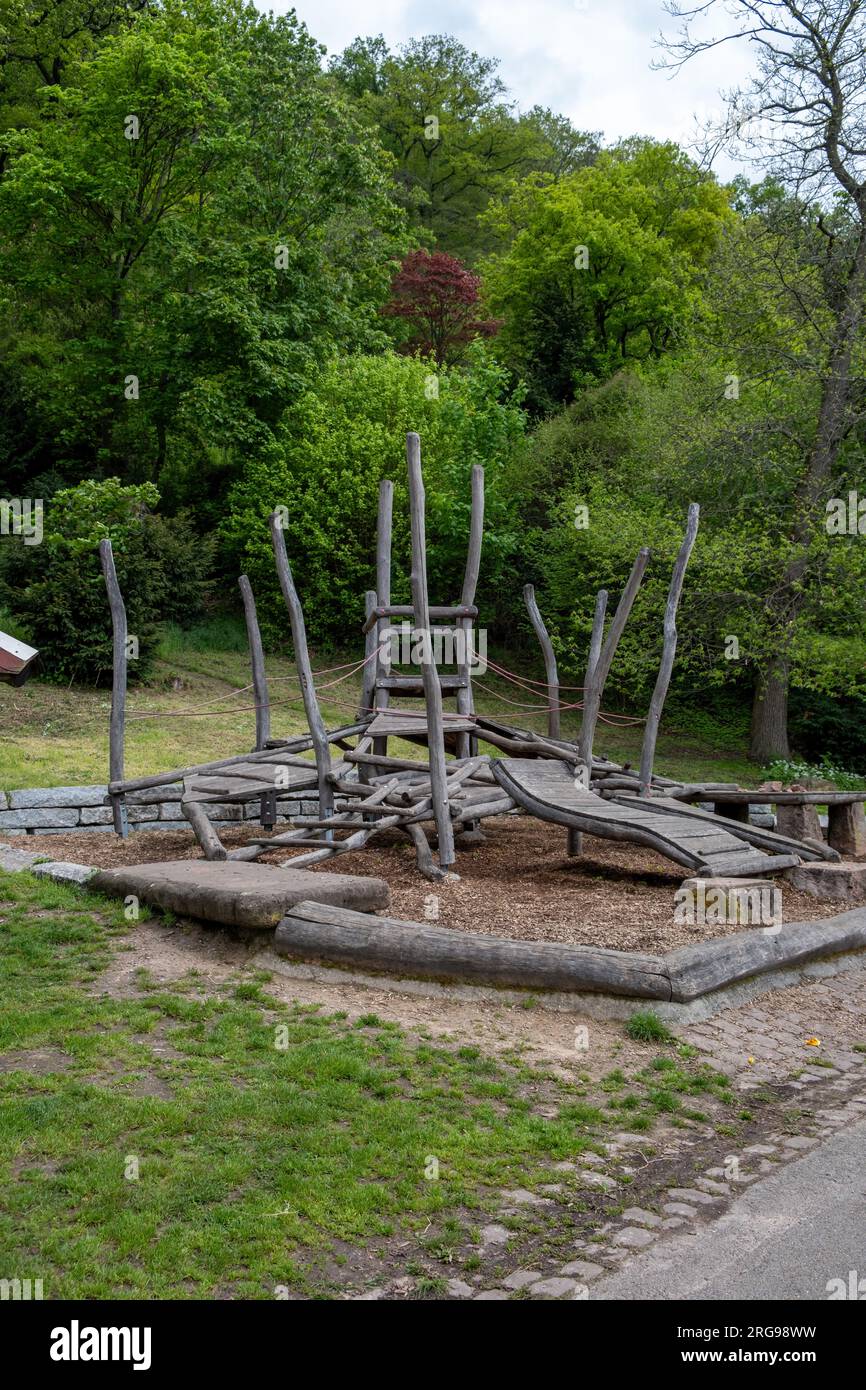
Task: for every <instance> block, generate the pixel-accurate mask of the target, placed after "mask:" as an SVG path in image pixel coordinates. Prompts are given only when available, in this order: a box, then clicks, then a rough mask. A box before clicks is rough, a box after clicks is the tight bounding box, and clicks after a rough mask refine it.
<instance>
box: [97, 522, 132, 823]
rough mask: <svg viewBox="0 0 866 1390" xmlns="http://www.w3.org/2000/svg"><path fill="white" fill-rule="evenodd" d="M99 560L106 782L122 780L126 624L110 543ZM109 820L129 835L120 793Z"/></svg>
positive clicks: (106, 542)
mask: <svg viewBox="0 0 866 1390" xmlns="http://www.w3.org/2000/svg"><path fill="white" fill-rule="evenodd" d="M99 561H100V564H101V565H102V573H103V575H104V576H105V588H106V590H107V593H108V607H109V609H110V611H111V631H112V674H111V716H110V720H109V725H108V779H109V782H110V783H111V782H122V781H123V763H124V750H125V744H126V681H127V670H126V663H127V658H128V653H127V636H128V633H127V624H126V605H125V603H124V602H123V594H122V593H121V592H120V585H119V584H118V582H117V570H116V569H115V567H114V553H113V551H112V548H111V541H110V540H107V539H106V540H101V541H100V542H99ZM111 817H112V821H113V823H114V829H115V833H116V834H118V835H120V836H121V837H122V838H123V839H124V840H125V839H126V837H127V835H128V834H129V823H128V820H127V816H126V806H125V805H124V802H123V799H122V793H120V794H118V793H116V792H112V794H111Z"/></svg>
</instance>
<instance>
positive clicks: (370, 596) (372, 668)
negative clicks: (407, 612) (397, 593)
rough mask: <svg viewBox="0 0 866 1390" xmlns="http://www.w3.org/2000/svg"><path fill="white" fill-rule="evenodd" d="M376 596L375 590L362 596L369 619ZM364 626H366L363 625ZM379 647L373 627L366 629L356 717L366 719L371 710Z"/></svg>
mask: <svg viewBox="0 0 866 1390" xmlns="http://www.w3.org/2000/svg"><path fill="white" fill-rule="evenodd" d="M376 602H377V595H376V591H375V589H368V590H367V592H366V594H365V595H364V616H365V618H369V617H370V615H371V613H372V612H373V609H374V608H375V607H376ZM365 626H366V624H365ZM378 645H379V634H378V632H377V631H376V627H375V625H374V626H373V627H368V628H366V638H365V640H364V658H365V660H366V663H367V664H366V665H365V667H364V679H363V681H362V684H361V706H360V709H359V710H358V717H359V718H360V719H366V718H368V717H369V715H370V712H371V710H372V708H373V691H374V690H375V688H376V674H377V667H378V666H379V662H380V658H379V657H378V656H377V655H375V652H376V648H377V647H378Z"/></svg>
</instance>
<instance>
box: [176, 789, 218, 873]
mask: <svg viewBox="0 0 866 1390" xmlns="http://www.w3.org/2000/svg"><path fill="white" fill-rule="evenodd" d="M181 810H182V811H183V813H184V815H185V816H186V818H187V820H188V821H189V823H190V825H191V826H192V828H193V830H194V831H195V838H196V839H197V840H198V842H199V844H200V845H201V847H202V849H203V850H204V857H205V859H219V860H222V859H227V858H228V851H227V850H226V848H225V846H224V845H223V843H222V841H221V840H220V837H219V835H218V834H217V833H216V831H215V830H214V828H213V826H212V824H211V822H210V820H209V819H208V815H207V812H206V811H205V810H204V809H203V807H202V806H201V805H200V803H199V802H198V801H184V802H182V803H181Z"/></svg>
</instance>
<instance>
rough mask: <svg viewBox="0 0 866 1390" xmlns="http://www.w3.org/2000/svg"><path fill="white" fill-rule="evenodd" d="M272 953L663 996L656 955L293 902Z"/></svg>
mask: <svg viewBox="0 0 866 1390" xmlns="http://www.w3.org/2000/svg"><path fill="white" fill-rule="evenodd" d="M274 949H275V950H276V951H277V953H278V954H280V955H294V956H298V957H300V958H301V959H303V960H312V961H316V962H318V963H320V964H329V965H344V966H345V965H350V966H362V967H363V968H365V969H368V970H377V971H382V972H386V973H389V974H392V973H397V974H401V975H417V976H421V977H422V978H424V979H431V980H439V981H447V982H453V981H456V980H464V981H472V982H474V983H476V984H491V985H501V986H511V987H517V988H520V989H538V990H557V991H566V992H568V991H571V990H575V989H580V990H589V991H598V992H603V993H612V994H626V995H629V996H631V997H633V998H636V999H660V1000H665V1001H667V1000H669V999H670V998H671V990H670V981H669V979H668V978H667V975H666V973H665V970H664V965H663V962H662V960H661V958H660V957H659V956H649V955H646V956H645V955H639V954H638V953H636V952H625V951H609V950H605V949H603V948H602V947H593V946H566V945H560V943H559V942H554V941H514V940H512V939H510V938H508V937H501V936H483V935H481V934H480V933H478V932H463V931H453V930H449V929H448V928H447V927H434V926H430V925H429V923H422V922H404V921H399V920H397V919H395V918H392V917H373V916H370V915H369V914H368V913H364V912H350V911H347V910H345V909H343V908H332V907H330V906H327V905H326V904H324V903H312V902H304V903H298V905H297V907H295V908H293V909H292V911H291V912H289V913H288V914H287V915H286V916H285V917H284V918H283V919H282V921H281V922H280V924H279V926H278V927H277V930H276V935H275V938H274Z"/></svg>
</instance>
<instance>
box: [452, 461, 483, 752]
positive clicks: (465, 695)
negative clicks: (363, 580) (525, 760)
mask: <svg viewBox="0 0 866 1390" xmlns="http://www.w3.org/2000/svg"><path fill="white" fill-rule="evenodd" d="M483 540H484V469H483V468H482V467H481V465H480V464H479V463H476V464H474V465H473V467H472V510H471V514H470V521H469V546H468V549H467V552H466V569H465V572H464V574H463V589H462V590H461V593H460V606H461V608H472V607H474V604H475V592H476V590H477V588H478V575H479V573H480V570H481V546H482V543H483ZM457 631H458V632H459V633H460V634H461V636H460V641H461V642H462V647H463V650H462V653H460V652H458V655H462V656H463V660H462V661H461V662H459V663H458V672H459V674H460V675H461V676H462V677H463V679H464V680H465V682H466V684H465V686H464V687H461V688H459V689H458V691H457V713H458V714H473V713H474V711H475V700H474V698H473V695H472V657H473V654H474V653H473V649H472V642H473V626H472V619H471V618H461V619H460V620H459V622H458V624H457ZM477 751H478V739H477V738H476V736H475V734H468V733H461V734H458V735H457V756H458V757H460V758H466V757H469V756H470V754H473V753H476V752H477Z"/></svg>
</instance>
